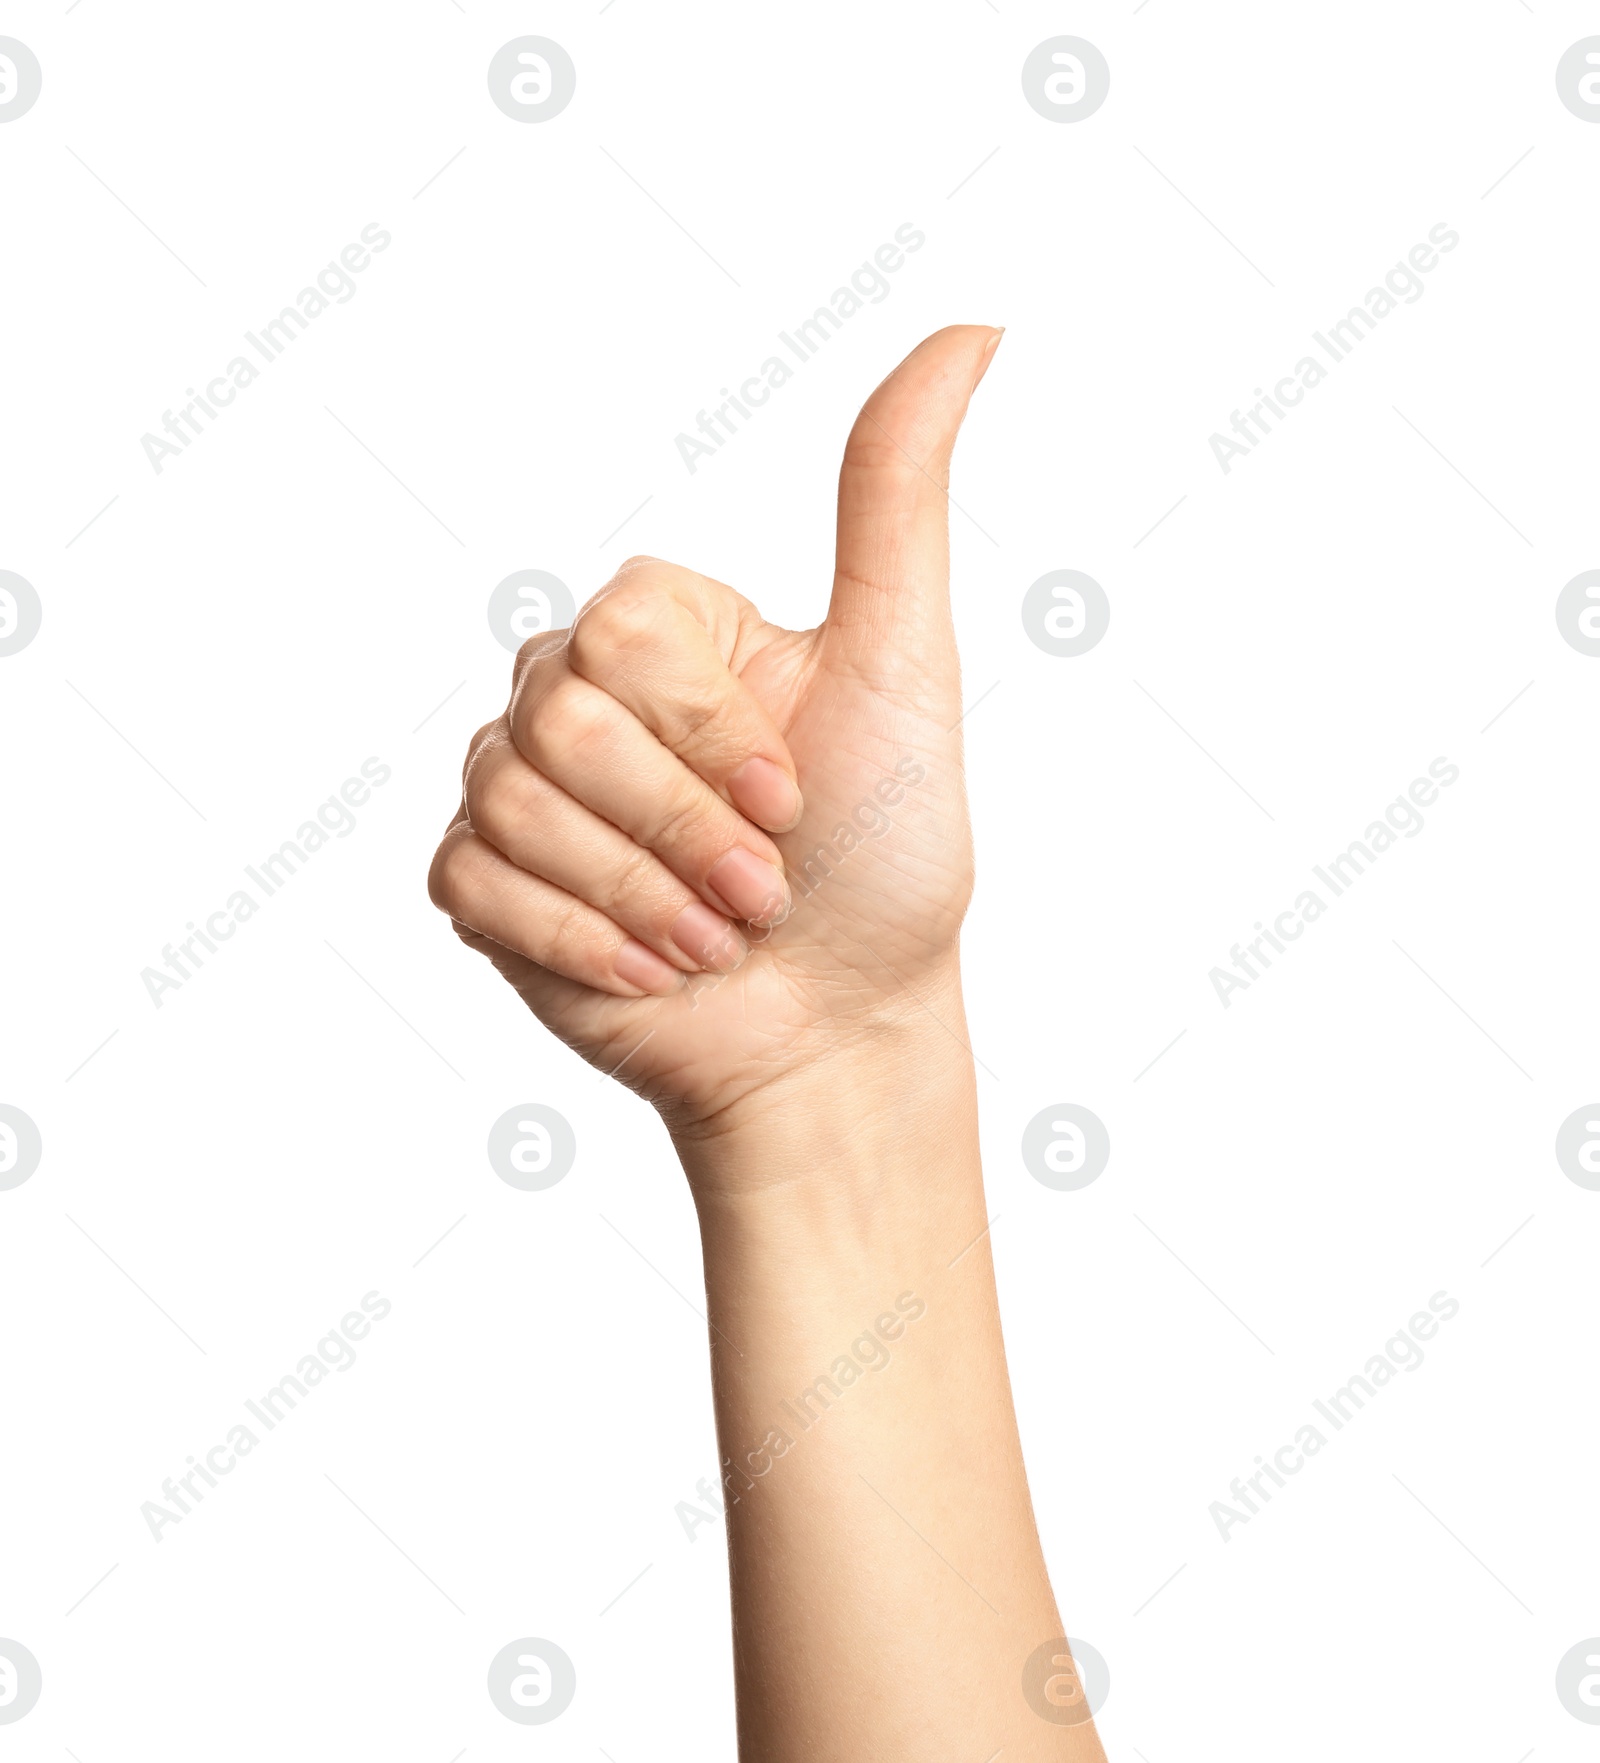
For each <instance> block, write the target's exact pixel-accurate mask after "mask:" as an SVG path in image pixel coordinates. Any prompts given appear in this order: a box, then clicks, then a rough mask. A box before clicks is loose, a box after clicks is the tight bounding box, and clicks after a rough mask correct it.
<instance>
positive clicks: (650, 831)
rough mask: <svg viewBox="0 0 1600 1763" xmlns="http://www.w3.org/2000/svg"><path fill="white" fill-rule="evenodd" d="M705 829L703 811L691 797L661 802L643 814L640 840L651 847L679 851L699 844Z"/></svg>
mask: <svg viewBox="0 0 1600 1763" xmlns="http://www.w3.org/2000/svg"><path fill="white" fill-rule="evenodd" d="M705 830H706V810H705V808H704V806H703V805H702V804H701V803H700V802H699V801H698V800H696V799H695V798H693V797H685V798H680V799H679V800H677V801H669V802H663V803H662V804H661V805H660V806H659V807H658V808H656V809H655V810H653V811H652V812H651V813H649V814H648V815H647V816H646V817H645V825H644V826H643V828H642V829H641V836H640V842H641V843H642V844H645V845H648V846H649V847H650V848H651V849H652V850H662V849H666V850H680V849H683V848H684V847H686V846H693V845H696V844H698V843H700V841H701V839H702V837H703V835H704V833H705Z"/></svg>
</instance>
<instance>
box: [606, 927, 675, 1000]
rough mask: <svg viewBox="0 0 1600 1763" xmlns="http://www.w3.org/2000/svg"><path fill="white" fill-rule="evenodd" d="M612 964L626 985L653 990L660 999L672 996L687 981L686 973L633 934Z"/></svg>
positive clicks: (618, 951) (642, 989)
mask: <svg viewBox="0 0 1600 1763" xmlns="http://www.w3.org/2000/svg"><path fill="white" fill-rule="evenodd" d="M611 966H612V969H613V971H614V972H615V973H616V976H617V978H618V979H620V980H622V981H623V982H624V983H625V984H627V985H630V986H637V987H638V988H639V990H640V991H641V992H653V993H654V994H655V995H656V996H657V997H658V998H665V997H668V996H670V995H671V994H672V993H673V992H675V991H677V989H678V987H679V986H681V985H682V984H683V975H682V974H681V973H679V972H678V970H677V968H675V967H674V966H673V965H672V963H671V962H670V961H663V960H662V959H661V957H660V956H659V955H658V954H657V953H656V952H655V950H654V949H647V948H646V947H645V946H644V944H643V943H639V942H635V941H634V940H633V939H632V938H631V937H630V938H629V939H628V941H627V942H625V943H624V944H623V945H622V947H621V948H620V949H618V950H617V953H616V958H615V959H614V960H613V961H612V963H611Z"/></svg>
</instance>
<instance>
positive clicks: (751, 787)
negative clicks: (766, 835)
mask: <svg viewBox="0 0 1600 1763" xmlns="http://www.w3.org/2000/svg"><path fill="white" fill-rule="evenodd" d="M728 794H729V795H730V796H732V797H733V805H734V807H735V808H737V809H738V810H739V812H740V813H741V814H742V815H744V817H745V818H746V819H747V820H753V821H754V822H755V823H756V825H757V826H764V827H765V828H766V829H767V831H768V832H771V833H786V832H788V830H789V829H790V827H792V826H795V825H797V824H798V823H799V820H800V806H801V804H800V792H799V790H797V789H796V788H795V786H794V780H793V779H792V778H791V777H790V776H789V774H788V773H787V772H786V771H784V770H783V768H782V767H781V766H777V765H774V764H773V763H772V761H771V760H770V759H747V760H745V762H744V764H743V765H741V766H740V767H739V769H738V770H737V771H736V772H735V773H734V774H733V776H732V777H730V778H729V779H728Z"/></svg>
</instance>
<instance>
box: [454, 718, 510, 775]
mask: <svg viewBox="0 0 1600 1763" xmlns="http://www.w3.org/2000/svg"><path fill="white" fill-rule="evenodd" d="M505 726H506V719H505V718H504V717H503V716H497V717H496V718H495V719H494V721H493V722H486V723H485V724H484V725H483V727H482V728H480V729H477V730H475V731H474V733H473V736H472V739H471V740H470V741H468V742H467V756H466V758H465V759H463V760H462V761H461V782H462V784H463V785H465V783H466V781H467V778H468V776H469V774H470V773H471V771H472V769H473V767H474V766H475V765H476V764H477V762H478V761H479V760H480V759H481V758H482V757H483V756H484V754H485V753H487V752H489V751H490V749H491V748H493V747H494V745H495V744H496V742H495V737H496V736H497V735H503V734H504V732H505Z"/></svg>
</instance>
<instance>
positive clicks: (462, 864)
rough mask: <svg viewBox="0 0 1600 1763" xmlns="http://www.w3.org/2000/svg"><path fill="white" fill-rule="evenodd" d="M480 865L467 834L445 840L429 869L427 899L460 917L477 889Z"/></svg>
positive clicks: (442, 910)
mask: <svg viewBox="0 0 1600 1763" xmlns="http://www.w3.org/2000/svg"><path fill="white" fill-rule="evenodd" d="M482 868H483V865H482V862H481V859H480V858H479V856H478V853H477V851H476V850H475V848H474V844H473V840H472V838H471V836H470V834H457V835H453V836H452V837H450V838H447V839H445V840H444V842H443V843H442V844H441V845H440V846H439V849H438V850H437V851H435V852H434V854H433V862H432V864H431V865H430V866H429V869H428V898H429V899H430V900H432V901H433V903H434V905H435V906H437V907H438V908H439V910H440V911H441V912H448V913H449V914H450V916H451V917H452V918H459V917H460V916H461V913H462V910H463V908H464V907H465V906H466V903H467V902H468V901H469V900H471V899H473V898H474V897H475V896H476V894H477V892H478V884H479V881H480V878H481V875H482Z"/></svg>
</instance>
